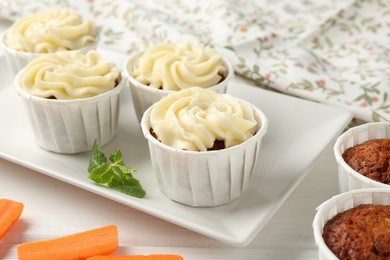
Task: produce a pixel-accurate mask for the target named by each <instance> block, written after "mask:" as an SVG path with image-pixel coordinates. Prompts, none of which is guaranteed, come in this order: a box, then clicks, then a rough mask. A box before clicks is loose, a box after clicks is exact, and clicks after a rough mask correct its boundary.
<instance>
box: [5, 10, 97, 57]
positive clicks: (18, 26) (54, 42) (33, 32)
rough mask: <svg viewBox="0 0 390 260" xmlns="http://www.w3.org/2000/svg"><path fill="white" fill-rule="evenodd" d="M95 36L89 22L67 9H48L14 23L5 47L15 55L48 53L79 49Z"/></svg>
mask: <svg viewBox="0 0 390 260" xmlns="http://www.w3.org/2000/svg"><path fill="white" fill-rule="evenodd" d="M95 36H96V29H95V26H94V24H93V22H92V21H91V20H83V19H82V18H81V17H80V16H79V15H78V14H77V13H75V12H72V11H70V10H68V9H49V10H46V11H41V12H38V13H35V14H32V15H29V16H26V17H24V18H21V19H20V20H18V21H16V22H15V23H14V24H13V25H12V26H11V27H10V29H9V30H8V32H7V34H6V38H5V44H6V45H7V46H8V47H9V48H12V49H15V50H18V51H23V52H33V53H50V52H56V51H61V50H77V49H80V48H82V47H85V46H87V45H89V44H91V43H93V42H94V41H95Z"/></svg>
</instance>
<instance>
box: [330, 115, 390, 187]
mask: <svg viewBox="0 0 390 260" xmlns="http://www.w3.org/2000/svg"><path fill="white" fill-rule="evenodd" d="M389 140H390V122H378V123H367V124H363V125H360V126H356V127H353V128H350V129H349V130H348V131H346V132H344V133H343V134H342V135H340V136H339V137H338V138H337V140H336V143H335V145H334V155H335V158H336V161H337V164H338V177H339V189H340V192H345V191H349V190H353V189H361V188H387V189H390V166H389V164H390V149H389V147H390V146H389V142H390V141H389Z"/></svg>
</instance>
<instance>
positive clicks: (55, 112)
mask: <svg viewBox="0 0 390 260" xmlns="http://www.w3.org/2000/svg"><path fill="white" fill-rule="evenodd" d="M19 75H20V73H18V74H17V76H16V78H15V80H14V84H15V88H16V91H17V93H18V94H19V96H21V97H22V99H23V101H24V104H25V106H26V111H27V113H28V115H29V118H30V121H31V125H32V128H33V131H34V134H35V139H36V142H37V143H38V145H39V146H41V147H42V148H44V149H46V150H49V151H52V152H57V153H66V154H74V153H80V152H86V151H90V150H91V149H92V146H93V143H94V141H95V140H98V141H99V143H100V144H101V145H104V144H106V143H108V142H109V141H110V140H111V139H112V138H113V137H114V136H115V134H116V131H117V126H118V117H119V105H120V92H121V89H122V88H123V86H124V84H125V80H124V78H123V77H122V79H121V81H120V82H119V83H118V84H117V86H116V87H115V88H113V89H111V90H110V91H107V92H105V93H102V94H99V95H96V96H93V97H89V98H81V99H73V100H59V99H47V98H42V97H37V96H33V95H31V94H29V93H28V92H26V91H24V90H23V89H22V88H21V87H20V86H19V84H18V81H19V80H18V77H19Z"/></svg>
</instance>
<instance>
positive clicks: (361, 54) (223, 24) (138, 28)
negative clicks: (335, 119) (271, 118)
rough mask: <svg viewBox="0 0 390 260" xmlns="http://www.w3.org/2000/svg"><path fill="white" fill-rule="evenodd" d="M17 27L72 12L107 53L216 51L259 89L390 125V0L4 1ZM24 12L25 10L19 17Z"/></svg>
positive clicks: (1, 13) (5, 15)
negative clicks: (190, 47)
mask: <svg viewBox="0 0 390 260" xmlns="http://www.w3.org/2000/svg"><path fill="white" fill-rule="evenodd" d="M0 5H1V6H0V7H1V8H0V16H1V17H3V18H6V19H10V20H16V19H18V18H19V17H21V16H24V15H26V14H29V13H32V12H35V11H37V10H40V9H45V8H47V7H48V6H64V7H69V8H72V9H75V10H77V11H79V12H80V13H81V14H82V15H83V16H85V17H89V18H92V19H93V20H94V21H95V23H96V24H97V25H98V26H99V27H100V28H101V41H100V43H99V44H100V46H101V47H104V48H108V49H111V50H115V51H118V52H121V53H124V54H128V55H130V54H133V53H135V52H139V51H142V50H144V49H145V48H147V47H148V46H150V45H152V44H155V43H159V42H166V41H190V42H198V43H201V44H204V45H210V46H213V47H215V48H217V49H218V50H219V51H220V52H222V53H223V54H224V55H226V56H227V57H228V58H229V59H230V60H231V61H232V62H233V64H234V66H235V70H236V73H237V74H239V75H241V76H243V77H245V78H248V79H251V80H253V81H254V82H255V83H256V84H257V85H258V86H259V87H265V88H267V89H271V90H275V91H279V92H282V93H286V94H290V95H293V96H297V97H301V98H304V99H308V100H312V101H316V102H321V103H324V104H330V105H334V106H338V107H342V108H345V109H348V110H349V111H351V112H352V113H353V115H354V116H355V118H356V119H359V120H362V121H364V122H371V121H390V97H389V95H390V47H389V46H390V34H389V32H390V2H389V1H386V0H329V1H322V0H297V1H289V0H277V1H275V0H260V1H249V0H229V1H227V0H215V1H198V0H175V1H164V0H148V1H136V0H117V1H109V0H99V1H97V0H77V1H76V0H68V1H66V0H43V1H25V0H13V1H12V0H3V1H2V2H1V3H0ZM21 6H23V8H20V7H21Z"/></svg>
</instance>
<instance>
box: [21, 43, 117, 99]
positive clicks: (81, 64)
mask: <svg viewBox="0 0 390 260" xmlns="http://www.w3.org/2000/svg"><path fill="white" fill-rule="evenodd" d="M120 73H121V70H120V68H118V67H116V66H115V65H114V64H111V63H107V62H106V61H104V60H103V59H102V58H101V57H100V54H99V53H98V52H97V51H94V50H93V51H89V52H88V53H87V54H85V55H84V54H82V53H81V51H63V52H57V53H51V54H45V55H42V56H40V57H38V58H36V59H35V60H33V61H31V62H30V63H29V64H28V65H27V66H26V67H25V68H23V70H22V71H21V72H20V75H19V76H18V83H19V86H20V88H21V89H24V90H25V91H27V92H29V93H30V94H32V95H34V96H39V97H44V98H49V97H55V98H56V99H75V98H86V97H91V96H95V95H98V94H100V93H104V92H106V91H108V90H110V89H113V88H114V87H115V86H116V85H117V83H118V81H119V80H120V77H121V75H120Z"/></svg>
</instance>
